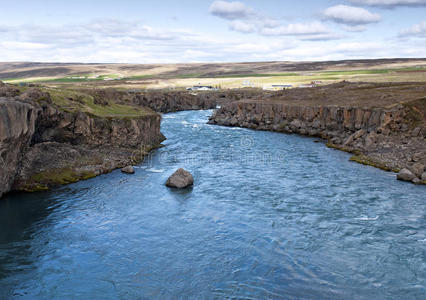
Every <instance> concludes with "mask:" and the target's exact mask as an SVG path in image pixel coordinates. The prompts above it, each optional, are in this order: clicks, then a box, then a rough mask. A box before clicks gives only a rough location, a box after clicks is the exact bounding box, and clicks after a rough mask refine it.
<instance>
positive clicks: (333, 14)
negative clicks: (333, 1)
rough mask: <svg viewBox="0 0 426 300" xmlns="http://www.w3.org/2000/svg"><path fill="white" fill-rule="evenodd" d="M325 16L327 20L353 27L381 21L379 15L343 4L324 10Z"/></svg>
mask: <svg viewBox="0 0 426 300" xmlns="http://www.w3.org/2000/svg"><path fill="white" fill-rule="evenodd" d="M323 16H324V18H325V19H327V20H331V21H333V22H336V23H340V24H345V25H351V26H358V25H364V24H370V23H376V22H379V21H380V20H381V16H380V15H379V14H376V13H372V12H369V11H368V10H366V9H364V8H360V7H354V6H348V5H342V4H340V5H336V6H332V7H329V8H327V9H326V10H324V12H323Z"/></svg>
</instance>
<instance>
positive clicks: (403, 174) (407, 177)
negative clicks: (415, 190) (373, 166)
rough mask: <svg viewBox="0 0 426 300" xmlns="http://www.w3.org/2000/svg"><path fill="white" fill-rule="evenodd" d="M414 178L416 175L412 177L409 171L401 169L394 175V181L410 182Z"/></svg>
mask: <svg viewBox="0 0 426 300" xmlns="http://www.w3.org/2000/svg"><path fill="white" fill-rule="evenodd" d="M414 178H416V175H414V174H413V173H412V172H411V171H410V170H408V169H402V170H401V171H399V173H398V174H397V175H396V179H398V180H403V181H412V180H413V179H414Z"/></svg>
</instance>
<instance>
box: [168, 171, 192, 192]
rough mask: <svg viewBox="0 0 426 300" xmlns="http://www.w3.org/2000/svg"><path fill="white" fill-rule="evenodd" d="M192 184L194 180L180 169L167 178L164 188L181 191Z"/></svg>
mask: <svg viewBox="0 0 426 300" xmlns="http://www.w3.org/2000/svg"><path fill="white" fill-rule="evenodd" d="M193 183H194V178H193V177H192V175H191V173H189V172H188V171H186V170H184V169H182V168H180V169H179V170H177V171H176V172H174V173H173V174H172V176H170V177H169V179H167V182H166V186H168V187H174V188H178V189H183V188H186V187H188V186H191V185H193Z"/></svg>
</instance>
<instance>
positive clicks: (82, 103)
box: [14, 86, 156, 118]
mask: <svg viewBox="0 0 426 300" xmlns="http://www.w3.org/2000/svg"><path fill="white" fill-rule="evenodd" d="M14 88H17V89H19V92H20V93H21V94H22V93H25V92H27V91H29V89H30V88H28V87H27V86H23V87H22V86H19V87H14ZM36 89H38V90H40V91H42V92H44V94H45V93H48V94H49V95H50V100H51V101H52V102H53V103H54V104H55V105H56V106H58V107H59V108H60V109H62V110H63V111H66V112H84V113H87V114H90V115H93V116H98V117H105V118H138V117H144V116H153V115H156V113H155V112H154V111H152V110H151V109H149V108H147V107H140V106H139V107H136V106H131V105H125V104H119V103H116V102H114V101H108V100H107V99H102V95H101V97H97V95H96V90H94V91H93V93H89V92H87V91H78V90H71V89H64V88H53V87H44V86H42V87H37V88H36ZM46 95H47V94H46ZM49 95H48V96H49ZM96 97H97V98H100V99H96ZM45 98H46V97H43V98H32V100H33V101H36V102H39V103H40V102H43V101H46V100H47V99H45ZM96 100H98V101H96Z"/></svg>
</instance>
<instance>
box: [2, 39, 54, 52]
mask: <svg viewBox="0 0 426 300" xmlns="http://www.w3.org/2000/svg"><path fill="white" fill-rule="evenodd" d="M0 47H1V48H6V49H9V50H41V49H46V48H49V45H46V44H41V43H28V42H16V41H4V42H0Z"/></svg>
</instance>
